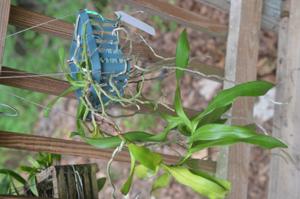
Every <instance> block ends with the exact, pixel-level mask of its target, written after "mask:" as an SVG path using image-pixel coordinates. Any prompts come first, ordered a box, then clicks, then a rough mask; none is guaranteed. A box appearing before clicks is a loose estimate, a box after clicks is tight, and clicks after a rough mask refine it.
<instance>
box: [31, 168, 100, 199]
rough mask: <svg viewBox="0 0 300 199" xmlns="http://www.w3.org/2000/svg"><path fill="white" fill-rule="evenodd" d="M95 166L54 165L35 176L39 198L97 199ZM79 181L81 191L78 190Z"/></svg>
mask: <svg viewBox="0 0 300 199" xmlns="http://www.w3.org/2000/svg"><path fill="white" fill-rule="evenodd" d="M97 169H98V167H97V164H95V163H94V164H79V165H56V166H51V167H49V168H47V169H45V170H43V171H41V172H40V173H38V174H37V176H36V181H37V190H38V193H39V196H40V197H45V198H46V197H47V198H49V197H51V198H53V197H54V198H67V199H77V198H88V199H98V192H99V191H98V188H97V178H96V170H97ZM77 178H80V179H81V184H82V190H80V189H79V188H78V182H77V181H78V179H77Z"/></svg>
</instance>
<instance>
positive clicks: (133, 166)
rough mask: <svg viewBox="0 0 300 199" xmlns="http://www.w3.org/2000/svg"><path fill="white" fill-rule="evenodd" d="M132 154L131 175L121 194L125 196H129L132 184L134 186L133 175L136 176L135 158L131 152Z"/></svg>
mask: <svg viewBox="0 0 300 199" xmlns="http://www.w3.org/2000/svg"><path fill="white" fill-rule="evenodd" d="M129 152H130V173H129V177H128V179H127V180H126V182H125V183H124V185H123V186H122V188H121V193H122V194H123V195H127V194H128V192H129V190H130V187H131V184H132V180H133V175H134V171H135V156H134V155H133V154H132V152H131V151H130V150H129Z"/></svg>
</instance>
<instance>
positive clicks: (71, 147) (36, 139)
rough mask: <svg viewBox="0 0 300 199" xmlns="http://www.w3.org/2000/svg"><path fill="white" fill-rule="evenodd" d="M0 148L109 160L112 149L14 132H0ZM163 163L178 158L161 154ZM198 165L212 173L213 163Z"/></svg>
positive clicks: (127, 159)
mask: <svg viewBox="0 0 300 199" xmlns="http://www.w3.org/2000/svg"><path fill="white" fill-rule="evenodd" d="M0 147H5V148H12V149H18V150H27V151H33V152H47V153H54V154H61V155H71V156H81V157H87V158H95V159H104V160H109V159H110V158H111V154H112V152H113V150H112V149H97V148H94V147H92V146H90V145H88V144H85V143H83V142H79V141H73V140H64V139H57V138H49V137H43V136H36V135H27V134H21V133H14V132H5V131H0ZM162 156H163V159H164V161H165V163H167V164H174V163H176V162H178V161H179V159H180V157H177V156H172V155H166V154H162ZM114 160H116V161H119V162H126V163H129V162H130V156H129V154H128V152H126V151H122V152H121V153H119V154H118V155H117V156H116V158H115V159H114ZM194 161H197V162H198V164H199V167H200V169H203V170H206V171H210V172H214V171H215V163H214V162H212V161H206V160H194Z"/></svg>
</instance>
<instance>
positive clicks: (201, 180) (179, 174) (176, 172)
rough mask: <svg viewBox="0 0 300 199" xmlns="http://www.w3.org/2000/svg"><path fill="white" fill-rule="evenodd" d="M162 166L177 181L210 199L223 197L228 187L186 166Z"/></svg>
mask: <svg viewBox="0 0 300 199" xmlns="http://www.w3.org/2000/svg"><path fill="white" fill-rule="evenodd" d="M162 167H163V168H164V169H165V170H166V171H168V172H169V173H170V174H171V175H172V176H173V177H174V178H175V180H176V181H177V182H179V183H180V184H183V185H185V186H188V187H190V188H192V189H193V190H194V191H196V192H197V193H199V194H201V195H204V196H206V197H208V198H210V199H221V198H225V196H226V194H227V193H228V191H229V190H228V189H227V188H224V186H223V185H220V184H219V183H216V182H215V180H211V177H209V178H206V177H207V176H203V175H197V174H195V173H192V172H191V171H189V170H188V169H187V168H184V167H182V166H172V167H171V166H166V165H162Z"/></svg>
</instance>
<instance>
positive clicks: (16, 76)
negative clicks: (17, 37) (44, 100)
mask: <svg viewBox="0 0 300 199" xmlns="http://www.w3.org/2000/svg"><path fill="white" fill-rule="evenodd" d="M0 84H3V85H7V86H12V87H16V88H22V89H27V90H32V91H36V92H41V93H46V94H50V95H59V94H60V93H62V92H63V91H64V90H66V89H68V88H69V87H70V84H69V83H68V82H66V81H62V80H58V79H54V78H51V77H45V76H36V74H33V73H27V72H24V71H21V70H16V69H13V68H9V67H6V66H2V72H0ZM67 97H70V98H75V95H74V94H70V95H68V96H67Z"/></svg>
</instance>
